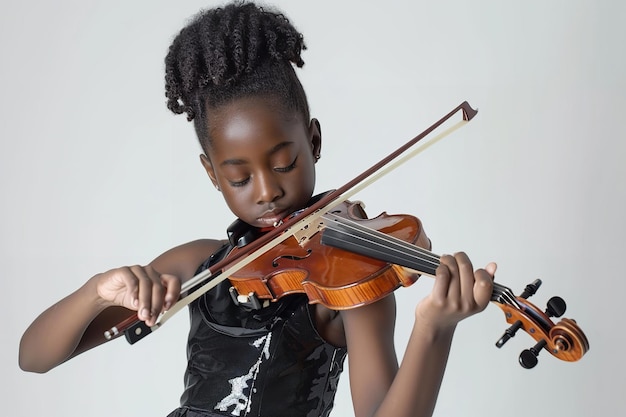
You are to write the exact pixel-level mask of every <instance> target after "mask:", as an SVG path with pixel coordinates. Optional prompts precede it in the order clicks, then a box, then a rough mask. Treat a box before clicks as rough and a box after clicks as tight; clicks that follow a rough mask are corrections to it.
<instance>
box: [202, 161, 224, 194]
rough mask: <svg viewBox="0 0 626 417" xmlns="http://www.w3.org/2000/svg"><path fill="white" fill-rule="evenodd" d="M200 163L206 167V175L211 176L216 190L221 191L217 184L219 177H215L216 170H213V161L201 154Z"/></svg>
mask: <svg viewBox="0 0 626 417" xmlns="http://www.w3.org/2000/svg"><path fill="white" fill-rule="evenodd" d="M200 162H201V163H202V166H203V167H204V170H205V171H206V173H207V174H208V175H209V178H210V179H211V182H212V183H213V185H214V186H215V188H217V190H218V191H220V186H219V184H218V182H217V177H216V176H215V170H214V169H213V164H212V163H211V160H210V159H209V158H208V157H207V156H206V155H205V154H203V153H201V154H200Z"/></svg>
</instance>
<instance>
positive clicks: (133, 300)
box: [94, 265, 181, 326]
mask: <svg viewBox="0 0 626 417" xmlns="http://www.w3.org/2000/svg"><path fill="white" fill-rule="evenodd" d="M94 278H96V280H97V281H96V289H97V292H98V296H99V297H100V298H101V299H102V300H103V301H104V302H105V303H107V304H109V305H119V306H122V307H126V308H128V309H130V310H135V311H137V317H138V318H139V319H140V320H143V321H145V322H146V324H147V325H148V326H153V325H154V324H155V323H156V320H157V318H158V317H159V314H160V313H162V312H164V311H167V310H168V309H169V308H170V307H171V306H172V305H173V304H174V303H175V302H176V301H177V300H178V297H179V296H180V287H181V282H180V279H179V278H178V277H176V276H174V275H171V274H161V273H159V272H157V271H156V270H155V269H154V268H153V267H152V266H150V265H146V266H140V265H133V266H125V267H121V268H116V269H112V270H110V271H107V272H104V273H102V274H98V275H96V276H95V277H94Z"/></svg>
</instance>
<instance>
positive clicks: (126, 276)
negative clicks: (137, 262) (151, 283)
mask: <svg viewBox="0 0 626 417" xmlns="http://www.w3.org/2000/svg"><path fill="white" fill-rule="evenodd" d="M115 277H116V279H118V280H121V283H122V284H123V286H124V289H123V291H124V294H122V296H121V298H120V301H119V302H120V303H121V305H122V306H124V307H127V308H131V309H135V310H137V308H138V307H139V283H138V282H137V277H135V274H133V272H132V271H131V270H130V268H128V267H123V268H118V269H117V271H116V274H115ZM127 301H128V302H129V303H130V305H128V304H127Z"/></svg>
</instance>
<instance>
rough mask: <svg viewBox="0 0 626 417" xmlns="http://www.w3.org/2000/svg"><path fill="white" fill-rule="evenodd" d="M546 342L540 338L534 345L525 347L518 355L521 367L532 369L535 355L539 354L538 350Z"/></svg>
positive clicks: (535, 359)
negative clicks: (528, 347)
mask: <svg viewBox="0 0 626 417" xmlns="http://www.w3.org/2000/svg"><path fill="white" fill-rule="evenodd" d="M547 344H548V343H547V342H546V341H545V340H544V339H541V340H540V341H539V342H538V343H537V344H536V345H535V346H533V347H531V348H530V349H525V350H523V351H522V353H520V355H519V363H520V365H522V367H523V368H526V369H532V368H534V367H535V366H536V365H537V362H538V360H537V356H539V352H541V349H543V348H544V347H545V346H546V345H547Z"/></svg>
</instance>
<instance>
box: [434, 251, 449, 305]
mask: <svg viewBox="0 0 626 417" xmlns="http://www.w3.org/2000/svg"><path fill="white" fill-rule="evenodd" d="M451 258H452V257H451V256H450V255H442V256H441V259H440V263H439V266H438V267H437V269H436V271H435V278H436V279H435V284H434V285H433V289H432V291H431V296H432V297H433V299H434V300H437V301H438V302H439V303H442V302H443V301H444V300H445V299H446V298H447V297H448V291H449V288H450V280H451V277H452V272H451V271H450V268H449V267H448V264H450V263H451V261H450V259H451Z"/></svg>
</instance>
